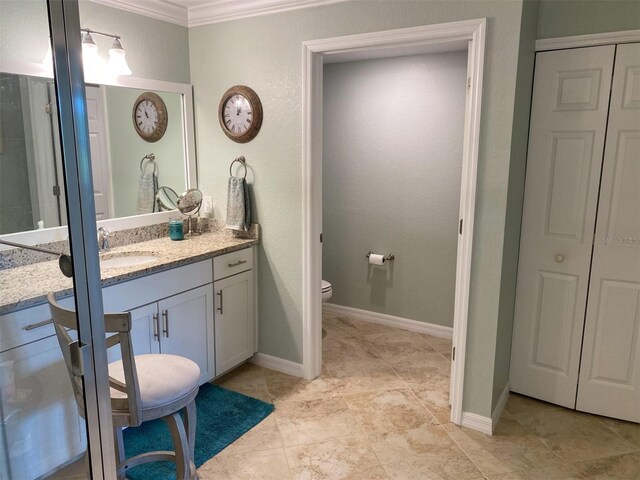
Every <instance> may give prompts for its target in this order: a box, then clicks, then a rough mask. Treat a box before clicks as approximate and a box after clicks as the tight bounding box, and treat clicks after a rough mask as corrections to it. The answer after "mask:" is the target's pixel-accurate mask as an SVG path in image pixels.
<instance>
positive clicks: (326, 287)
mask: <svg viewBox="0 0 640 480" xmlns="http://www.w3.org/2000/svg"><path fill="white" fill-rule="evenodd" d="M332 294H333V290H332V289H331V284H330V283H329V282H327V281H326V280H322V301H323V302H327V301H329V299H330V298H331V295H332Z"/></svg>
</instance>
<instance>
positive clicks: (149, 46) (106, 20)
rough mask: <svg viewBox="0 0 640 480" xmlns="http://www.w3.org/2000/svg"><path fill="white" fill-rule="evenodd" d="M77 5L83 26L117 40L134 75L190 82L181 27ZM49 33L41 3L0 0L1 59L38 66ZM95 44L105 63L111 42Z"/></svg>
mask: <svg viewBox="0 0 640 480" xmlns="http://www.w3.org/2000/svg"><path fill="white" fill-rule="evenodd" d="M79 5H80V24H81V26H82V27H84V28H91V29H92V30H99V31H104V32H107V33H113V34H118V35H120V36H121V37H122V45H123V47H124V49H125V50H126V52H127V63H128V64H129V67H131V70H133V75H134V76H136V77H140V78H152V79H154V80H167V81H172V82H181V83H190V77H189V54H188V52H189V35H188V31H187V28H186V27H181V26H179V25H174V24H172V23H167V22H163V21H160V20H155V19H153V18H148V17H144V16H142V15H137V14H135V13H131V12H127V11H124V10H120V9H117V8H112V7H108V6H106V5H101V4H97V3H94V2H90V1H87V0H85V1H81V2H79ZM48 32H49V24H48V20H47V6H46V2H45V1H44V0H0V56H1V57H2V58H5V59H8V58H18V59H21V60H25V61H28V62H36V63H39V62H42V59H43V58H44V56H45V54H46V53H47V42H48V41H49V35H48ZM95 42H96V44H97V45H98V47H99V49H100V52H101V54H102V55H103V56H104V57H105V58H107V59H108V58H109V53H108V51H109V47H110V46H111V40H110V39H107V38H104V37H98V36H96V37H95Z"/></svg>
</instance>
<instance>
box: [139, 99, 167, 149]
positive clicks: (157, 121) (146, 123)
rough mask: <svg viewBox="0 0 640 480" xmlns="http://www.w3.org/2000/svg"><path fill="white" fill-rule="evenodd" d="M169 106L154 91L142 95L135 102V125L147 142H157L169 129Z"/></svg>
mask: <svg viewBox="0 0 640 480" xmlns="http://www.w3.org/2000/svg"><path fill="white" fill-rule="evenodd" d="M167 121H168V116H167V106H166V105H165V104H164V101H163V100H162V98H160V96H158V95H157V94H155V93H153V92H145V93H143V94H142V95H140V96H139V97H138V98H137V99H136V101H135V102H134V104H133V126H134V127H135V129H136V132H138V135H140V137H141V138H142V139H143V140H146V141H147V142H157V141H158V140H160V139H161V138H162V137H163V135H164V133H165V132H166V131H167Z"/></svg>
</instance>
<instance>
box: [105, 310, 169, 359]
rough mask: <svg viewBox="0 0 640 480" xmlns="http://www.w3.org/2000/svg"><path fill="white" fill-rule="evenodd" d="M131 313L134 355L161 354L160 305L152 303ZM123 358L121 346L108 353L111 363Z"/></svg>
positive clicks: (111, 349)
mask: <svg viewBox="0 0 640 480" xmlns="http://www.w3.org/2000/svg"><path fill="white" fill-rule="evenodd" d="M130 312H131V341H132V342H133V353H134V354H135V355H144V354H147V353H160V324H159V322H158V304H157V303H152V304H151V305H146V306H144V307H140V308H136V309H135V310H130ZM121 357H122V352H121V350H120V345H116V346H113V347H111V348H110V349H109V350H108V351H107V358H108V360H109V363H111V362H115V361H116V360H120V358H121Z"/></svg>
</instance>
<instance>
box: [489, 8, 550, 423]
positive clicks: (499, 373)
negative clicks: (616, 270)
mask: <svg viewBox="0 0 640 480" xmlns="http://www.w3.org/2000/svg"><path fill="white" fill-rule="evenodd" d="M538 5H539V4H538V2H537V1H533V0H525V2H524V7H523V9H522V20H521V26H522V28H521V30H520V51H519V55H518V76H517V79H516V96H515V103H514V111H513V130H512V134H511V167H510V171H509V186H508V193H507V214H506V222H505V227H504V252H503V259H502V281H501V284H500V308H499V312H500V313H499V316H498V328H497V332H496V348H495V365H494V375H493V400H492V407H491V410H492V411H493V409H494V408H495V406H496V404H497V402H498V400H499V399H500V395H501V394H502V391H503V390H504V388H505V385H506V384H507V383H508V382H509V369H510V362H511V336H512V332H513V310H514V306H515V298H516V279H517V274H518V253H519V247H520V225H521V223H522V204H523V200H524V176H525V170H526V159H527V142H528V139H529V115H530V110H531V93H532V88H533V65H534V61H535V40H536V27H537V24H538Z"/></svg>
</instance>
